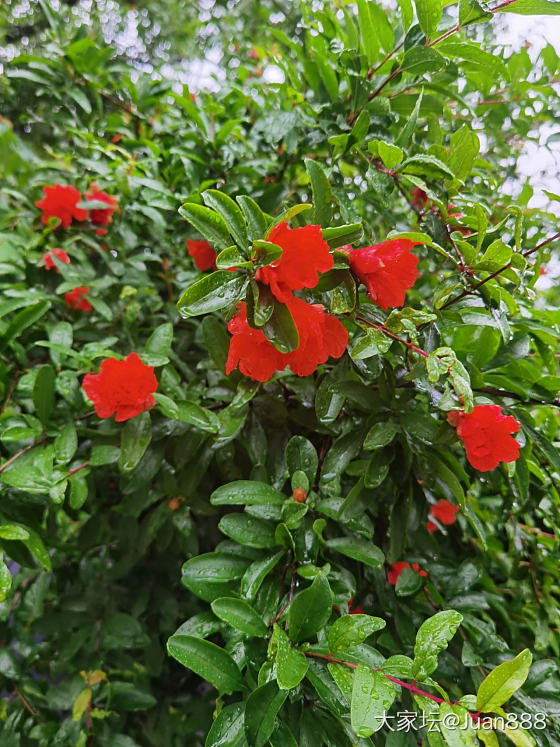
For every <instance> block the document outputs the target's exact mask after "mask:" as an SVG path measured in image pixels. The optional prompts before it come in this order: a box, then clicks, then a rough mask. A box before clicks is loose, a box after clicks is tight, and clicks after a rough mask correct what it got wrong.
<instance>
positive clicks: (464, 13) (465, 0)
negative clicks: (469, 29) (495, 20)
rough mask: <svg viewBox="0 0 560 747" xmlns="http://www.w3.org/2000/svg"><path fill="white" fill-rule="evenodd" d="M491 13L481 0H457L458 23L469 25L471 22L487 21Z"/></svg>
mask: <svg viewBox="0 0 560 747" xmlns="http://www.w3.org/2000/svg"><path fill="white" fill-rule="evenodd" d="M491 18H492V13H491V12H490V11H489V9H488V6H487V4H486V3H485V2H483V1H482V0H459V25H461V26H469V25H470V24H472V23H482V22H484V21H489V20H490V19H491Z"/></svg>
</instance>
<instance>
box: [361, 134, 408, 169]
mask: <svg viewBox="0 0 560 747" xmlns="http://www.w3.org/2000/svg"><path fill="white" fill-rule="evenodd" d="M370 144H371V143H368V148H369V146H370ZM370 150H371V148H370ZM377 151H378V153H379V157H380V158H381V160H382V161H383V165H384V166H386V167H387V168H388V169H392V168H394V167H395V166H398V164H399V163H400V162H401V161H402V160H403V158H404V153H403V152H402V150H401V148H399V147H398V145H392V144H391V143H385V142H383V140H378V141H377Z"/></svg>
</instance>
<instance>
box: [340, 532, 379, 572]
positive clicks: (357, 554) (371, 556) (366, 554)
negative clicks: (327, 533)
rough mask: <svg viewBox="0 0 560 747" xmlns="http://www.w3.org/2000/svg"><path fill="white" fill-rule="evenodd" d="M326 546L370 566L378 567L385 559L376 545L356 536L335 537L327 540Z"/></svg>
mask: <svg viewBox="0 0 560 747" xmlns="http://www.w3.org/2000/svg"><path fill="white" fill-rule="evenodd" d="M327 547H328V548H329V549H330V550H335V551H336V552H339V553H342V555H346V556H347V557H348V558H352V559H353V560H357V561H358V562H359V563H364V564H365V565H368V566H370V567H371V568H380V567H381V566H382V565H383V562H384V560H385V558H384V556H383V553H382V552H381V550H380V549H379V548H378V547H376V546H375V545H373V544H372V543H371V542H368V541H367V540H364V539H357V538H356V537H335V538H334V539H330V540H327Z"/></svg>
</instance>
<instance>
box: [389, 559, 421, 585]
mask: <svg viewBox="0 0 560 747" xmlns="http://www.w3.org/2000/svg"><path fill="white" fill-rule="evenodd" d="M405 568H412V570H413V571H416V573H417V574H418V575H419V576H427V575H428V574H427V573H426V571H423V570H421V568H420V566H419V565H418V563H413V564H412V565H410V563H406V562H404V561H403V560H399V561H397V562H396V563H392V564H391V567H390V568H389V572H388V573H387V580H388V581H389V583H390V584H391V585H392V586H396V585H397V581H398V580H399V576H400V575H401V573H402V572H403V571H404V569H405Z"/></svg>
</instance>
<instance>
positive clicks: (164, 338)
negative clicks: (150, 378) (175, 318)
mask: <svg viewBox="0 0 560 747" xmlns="http://www.w3.org/2000/svg"><path fill="white" fill-rule="evenodd" d="M172 342H173V325H172V324H171V322H166V323H165V324H160V325H159V327H156V328H155V329H154V331H153V332H152V334H151V335H150V336H149V337H148V339H147V340H146V345H145V347H144V354H143V358H144V359H145V361H144V362H146V363H148V365H151V366H154V365H156V366H160V365H163V362H159V361H158V362H157V363H152V362H149V361H148V360H146V359H147V358H151V357H156V358H157V359H165V363H167V359H168V356H169V352H170V350H171V343H172Z"/></svg>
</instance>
